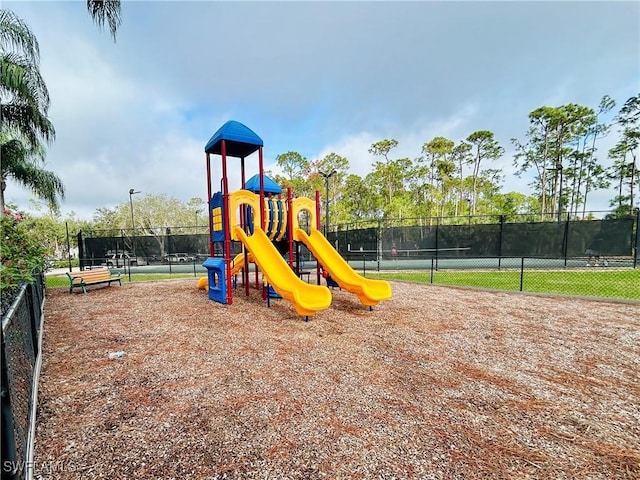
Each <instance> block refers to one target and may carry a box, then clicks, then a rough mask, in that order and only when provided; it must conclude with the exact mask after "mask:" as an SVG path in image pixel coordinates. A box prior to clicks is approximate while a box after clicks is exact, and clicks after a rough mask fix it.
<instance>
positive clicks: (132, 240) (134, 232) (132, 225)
mask: <svg viewBox="0 0 640 480" xmlns="http://www.w3.org/2000/svg"><path fill="white" fill-rule="evenodd" d="M136 193H140V192H136V190H135V189H134V188H130V189H129V206H130V207H131V246H132V248H133V257H134V258H135V256H136V241H135V239H136V227H135V223H133V196H134V195H135V194H136Z"/></svg>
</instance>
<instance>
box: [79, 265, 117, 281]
mask: <svg viewBox="0 0 640 480" xmlns="http://www.w3.org/2000/svg"><path fill="white" fill-rule="evenodd" d="M73 276H74V277H76V278H75V279H74V281H73V283H92V282H99V281H102V280H109V279H110V278H111V272H110V271H109V269H108V268H99V269H97V270H85V271H84V272H78V273H77V274H75V275H73ZM77 277H82V279H79V278H77Z"/></svg>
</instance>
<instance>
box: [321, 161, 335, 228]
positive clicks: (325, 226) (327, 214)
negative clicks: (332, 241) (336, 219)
mask: <svg viewBox="0 0 640 480" xmlns="http://www.w3.org/2000/svg"><path fill="white" fill-rule="evenodd" d="M318 173H320V175H322V176H323V177H324V183H325V187H326V195H325V214H324V217H325V218H324V237H325V238H327V233H328V232H329V179H330V178H331V177H333V176H334V175H335V174H336V173H338V172H337V171H336V170H333V171H331V173H324V172H318Z"/></svg>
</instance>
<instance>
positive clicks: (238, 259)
mask: <svg viewBox="0 0 640 480" xmlns="http://www.w3.org/2000/svg"><path fill="white" fill-rule="evenodd" d="M247 259H248V261H249V263H253V261H254V260H253V256H252V255H251V254H250V253H249V254H248V256H247ZM243 268H244V252H241V253H239V254H238V255H236V256H235V257H234V259H233V263H232V264H231V276H233V275H235V274H236V273H238V272H239V271H240V270H242V269H243Z"/></svg>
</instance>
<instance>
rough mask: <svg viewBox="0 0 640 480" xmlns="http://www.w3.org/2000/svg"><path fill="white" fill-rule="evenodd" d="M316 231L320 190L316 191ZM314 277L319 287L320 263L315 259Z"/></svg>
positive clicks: (318, 227)
mask: <svg viewBox="0 0 640 480" xmlns="http://www.w3.org/2000/svg"><path fill="white" fill-rule="evenodd" d="M316 230H320V190H316ZM309 233H311V232H309ZM316 277H317V279H318V285H320V262H319V261H318V259H316Z"/></svg>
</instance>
